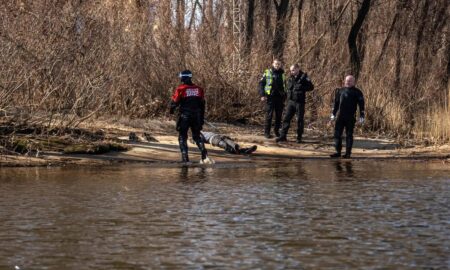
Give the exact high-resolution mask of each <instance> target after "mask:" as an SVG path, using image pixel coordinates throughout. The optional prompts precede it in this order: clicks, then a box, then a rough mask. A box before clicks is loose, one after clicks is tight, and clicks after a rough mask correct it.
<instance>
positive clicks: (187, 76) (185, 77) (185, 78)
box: [178, 69, 192, 84]
mask: <svg viewBox="0 0 450 270" xmlns="http://www.w3.org/2000/svg"><path fill="white" fill-rule="evenodd" d="M178 76H179V77H180V79H181V81H182V82H183V83H185V84H192V81H191V79H192V72H191V71H190V70H188V69H187V70H183V71H181V72H180V74H179V75H178Z"/></svg>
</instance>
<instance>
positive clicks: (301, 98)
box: [280, 71, 314, 142]
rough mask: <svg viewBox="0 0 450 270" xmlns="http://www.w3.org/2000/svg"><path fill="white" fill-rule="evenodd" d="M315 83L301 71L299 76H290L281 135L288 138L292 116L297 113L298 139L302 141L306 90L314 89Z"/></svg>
mask: <svg viewBox="0 0 450 270" xmlns="http://www.w3.org/2000/svg"><path fill="white" fill-rule="evenodd" d="M313 89H314V85H313V83H312V82H311V80H310V79H309V78H308V75H307V74H306V73H303V72H302V71H300V73H299V74H298V75H297V76H290V77H289V79H288V83H287V106H286V107H287V108H286V114H285V116H284V120H283V129H282V130H281V134H280V137H281V138H283V139H286V136H287V133H288V131H289V127H290V125H291V120H292V117H294V115H295V114H297V141H298V142H300V141H301V139H302V135H303V130H304V117H305V100H306V92H308V91H312V90H313Z"/></svg>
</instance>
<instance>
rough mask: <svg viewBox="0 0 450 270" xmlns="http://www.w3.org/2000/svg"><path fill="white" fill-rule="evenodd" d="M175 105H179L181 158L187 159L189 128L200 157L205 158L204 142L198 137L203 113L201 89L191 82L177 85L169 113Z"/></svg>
mask: <svg viewBox="0 0 450 270" xmlns="http://www.w3.org/2000/svg"><path fill="white" fill-rule="evenodd" d="M176 107H179V116H178V121H177V131H178V132H179V135H178V141H179V145H180V151H181V157H182V160H183V161H185V162H186V161H189V157H188V146H187V138H188V131H189V128H190V129H191V131H192V139H193V140H194V141H195V143H196V144H197V146H198V148H199V149H200V151H201V154H202V159H205V158H206V155H207V151H206V148H205V144H204V143H203V141H202V139H201V138H200V131H201V130H202V127H203V122H204V115H205V98H204V91H203V89H202V88H201V87H199V86H197V85H195V84H192V83H184V84H181V85H179V86H178V87H177V89H176V90H175V92H174V94H173V96H172V100H171V106H170V111H171V113H173V112H174V110H175V108H176Z"/></svg>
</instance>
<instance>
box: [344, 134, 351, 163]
mask: <svg viewBox="0 0 450 270" xmlns="http://www.w3.org/2000/svg"><path fill="white" fill-rule="evenodd" d="M352 147H353V137H352V136H347V137H346V138H345V155H343V156H342V157H343V158H350V157H351V155H352Z"/></svg>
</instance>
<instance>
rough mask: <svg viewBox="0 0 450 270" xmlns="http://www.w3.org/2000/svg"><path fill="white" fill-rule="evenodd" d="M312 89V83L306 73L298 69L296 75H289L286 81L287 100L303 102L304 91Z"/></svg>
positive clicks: (304, 97)
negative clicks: (298, 71)
mask: <svg viewBox="0 0 450 270" xmlns="http://www.w3.org/2000/svg"><path fill="white" fill-rule="evenodd" d="M312 90H314V85H313V83H312V82H311V80H310V79H309V77H308V75H307V74H306V73H303V72H302V71H300V73H299V74H298V75H297V76H290V77H289V79H288V82H287V98H288V100H289V101H294V102H298V103H302V104H305V99H306V92H308V91H312Z"/></svg>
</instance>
